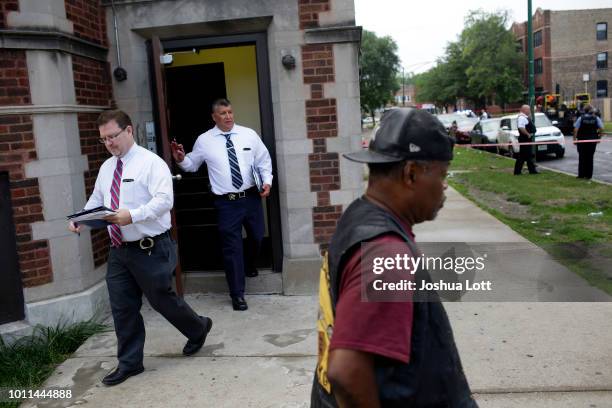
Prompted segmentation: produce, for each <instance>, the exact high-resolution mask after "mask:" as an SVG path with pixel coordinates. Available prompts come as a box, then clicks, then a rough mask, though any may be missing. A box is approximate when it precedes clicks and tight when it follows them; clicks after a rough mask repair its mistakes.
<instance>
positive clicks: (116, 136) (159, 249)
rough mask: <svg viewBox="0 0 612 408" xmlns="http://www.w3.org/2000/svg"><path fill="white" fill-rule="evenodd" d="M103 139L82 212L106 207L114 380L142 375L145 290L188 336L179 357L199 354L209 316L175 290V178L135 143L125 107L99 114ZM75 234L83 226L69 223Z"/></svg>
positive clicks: (110, 381)
mask: <svg viewBox="0 0 612 408" xmlns="http://www.w3.org/2000/svg"><path fill="white" fill-rule="evenodd" d="M97 123H98V128H99V131H100V139H99V141H100V143H103V144H104V146H106V149H107V150H108V151H109V152H110V153H111V154H112V155H113V156H112V157H111V158H109V159H107V160H106V161H105V162H104V163H103V164H102V166H101V167H100V171H99V173H98V177H97V179H96V184H95V187H94V190H93V192H92V194H91V197H90V198H89V200H88V201H87V204H86V205H85V209H86V210H87V209H92V208H96V207H99V206H106V207H108V208H112V209H114V210H116V212H117V213H116V215H113V216H110V217H107V218H106V220H107V221H108V222H109V223H111V224H110V225H109V226H108V227H107V229H108V232H109V236H110V239H111V249H110V252H109V256H108V266H107V273H106V284H107V287H108V293H109V297H110V304H111V310H112V314H113V321H114V325H115V333H116V335H117V358H118V360H119V365H118V366H117V368H116V369H115V370H113V371H111V372H110V373H109V374H108V375H106V376H105V377H104V379H102V383H104V384H105V385H109V386H110V385H116V384H119V383H121V382H123V381H125V380H126V379H127V378H129V377H130V376H134V375H137V374H140V373H142V372H143V371H144V367H143V348H144V342H145V327H144V322H143V319H142V315H141V314H140V307H141V306H142V295H143V294H144V295H145V296H146V297H147V299H148V300H149V303H150V304H151V306H152V307H153V308H154V309H155V310H156V311H157V312H159V313H160V314H162V315H163V316H164V317H165V318H166V319H167V320H168V321H169V322H170V323H172V325H173V326H174V327H176V328H177V329H178V330H179V331H180V332H181V333H182V334H183V335H184V336H185V337H187V339H188V341H187V344H186V345H185V347H184V348H183V354H185V355H191V354H194V353H196V352H197V351H198V350H199V349H200V348H201V347H202V345H203V344H204V341H205V340H206V335H207V334H208V332H209V331H210V329H211V327H212V320H211V319H210V318H208V317H202V316H198V315H197V314H196V313H195V312H194V311H193V310H192V309H191V307H189V305H188V304H187V303H185V301H184V300H183V299H181V298H180V297H178V296H177V295H176V293H175V292H174V291H173V290H172V286H171V280H172V272H173V271H174V268H175V266H176V261H177V254H176V243H175V242H174V241H173V240H172V239H171V237H170V234H169V229H170V210H171V209H172V205H173V202H174V195H173V190H172V175H171V174H170V169H169V168H168V166H167V165H166V163H165V162H164V161H163V160H162V159H161V158H160V157H159V156H157V155H156V154H154V153H152V152H150V151H149V150H147V149H145V148H142V147H140V146H138V145H137V144H136V143H134V135H133V127H132V121H131V120H130V118H129V116H128V115H127V114H125V113H124V112H122V111H118V110H113V111H105V112H103V113H102V114H101V115H100V117H99V118H98V122H97ZM68 228H69V229H70V231H72V232H76V233H78V232H80V230H81V226H79V225H75V224H74V223H72V222H70V223H69V226H68Z"/></svg>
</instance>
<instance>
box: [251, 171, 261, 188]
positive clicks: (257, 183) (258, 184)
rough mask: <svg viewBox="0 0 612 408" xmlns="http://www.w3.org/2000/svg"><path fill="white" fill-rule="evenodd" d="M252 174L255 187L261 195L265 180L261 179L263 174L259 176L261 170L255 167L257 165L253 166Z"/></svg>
mask: <svg viewBox="0 0 612 408" xmlns="http://www.w3.org/2000/svg"><path fill="white" fill-rule="evenodd" d="M251 172H252V173H253V178H254V179H255V186H256V187H257V190H258V191H259V192H260V193H261V192H262V191H263V180H262V179H261V174H259V170H258V169H257V167H255V165H252V166H251Z"/></svg>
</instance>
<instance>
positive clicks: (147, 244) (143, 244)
mask: <svg viewBox="0 0 612 408" xmlns="http://www.w3.org/2000/svg"><path fill="white" fill-rule="evenodd" d="M138 244H139V245H140V249H143V250H147V249H151V248H153V247H154V246H155V241H153V238H151V237H146V238H143V239H141V240H140V241H138Z"/></svg>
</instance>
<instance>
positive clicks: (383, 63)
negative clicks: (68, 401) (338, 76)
mask: <svg viewBox="0 0 612 408" xmlns="http://www.w3.org/2000/svg"><path fill="white" fill-rule="evenodd" d="M359 68H360V77H359V87H360V90H361V109H362V110H363V111H364V112H368V113H369V114H370V115H371V116H372V120H374V111H375V110H376V109H378V108H380V107H382V106H384V105H385V104H386V103H387V102H389V101H390V100H391V99H392V98H393V94H394V93H395V92H396V91H397V90H398V89H399V88H400V86H399V84H398V81H397V73H398V69H399V57H398V56H397V44H396V43H395V41H393V39H392V38H391V37H388V36H386V37H377V36H376V34H374V33H373V32H370V31H366V30H364V31H363V35H362V37H361V57H360V59H359Z"/></svg>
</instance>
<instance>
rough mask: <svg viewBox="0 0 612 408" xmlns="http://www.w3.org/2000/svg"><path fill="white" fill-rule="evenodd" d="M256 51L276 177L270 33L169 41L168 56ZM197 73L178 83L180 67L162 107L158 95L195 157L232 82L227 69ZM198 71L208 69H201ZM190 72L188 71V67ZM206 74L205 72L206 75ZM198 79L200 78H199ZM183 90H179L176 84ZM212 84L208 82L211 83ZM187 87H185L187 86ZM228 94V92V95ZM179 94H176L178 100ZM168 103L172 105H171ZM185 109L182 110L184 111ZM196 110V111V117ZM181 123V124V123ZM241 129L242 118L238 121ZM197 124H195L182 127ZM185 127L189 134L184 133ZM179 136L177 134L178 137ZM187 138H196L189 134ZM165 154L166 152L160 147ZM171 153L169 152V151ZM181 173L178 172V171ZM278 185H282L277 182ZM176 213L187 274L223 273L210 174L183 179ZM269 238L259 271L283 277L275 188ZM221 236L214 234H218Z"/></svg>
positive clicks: (264, 130) (169, 80) (264, 131)
mask: <svg viewBox="0 0 612 408" xmlns="http://www.w3.org/2000/svg"><path fill="white" fill-rule="evenodd" d="M253 44H254V45H255V51H256V61H255V62H256V67H257V68H256V70H257V73H256V81H257V86H258V90H259V91H258V92H259V95H258V103H259V109H260V112H259V114H260V121H261V137H262V139H263V141H264V143H265V145H266V147H267V148H268V151H269V152H270V156H271V157H272V171H273V174H275V175H277V172H276V150H275V137H274V118H273V114H272V96H271V92H270V72H269V66H268V45H267V35H266V33H265V32H261V33H254V34H236V35H228V36H212V37H199V38H182V39H168V40H164V41H163V45H164V47H165V49H166V52H173V53H174V52H179V53H184V52H188V53H191V52H194V50H195V52H196V53H197V52H198V50H202V49H209V48H219V47H221V48H224V47H234V46H241V45H253ZM190 66H191V67H193V68H192V69H193V70H192V71H190V70H185V71H183V73H184V75H185V76H186V77H187V76H189V75H191V80H189V81H186V80H181V78H182V77H181V75H179V74H177V75H176V77H172V74H171V73H170V71H172V70H174V69H179V68H180V67H178V66H177V67H172V68H169V67H168V68H167V69H165V75H166V81H165V90H166V91H167V92H166V94H165V96H166V97H167V99H165V100H164V103H160V101H159V97H158V94H155V95H154V97H155V98H157V104H156V106H155V108H156V109H157V110H160V109H162V108H163V109H164V110H165V111H166V112H167V113H168V114H169V116H170V118H171V121H170V128H171V129H172V132H171V136H170V138H172V137H176V138H177V141H180V142H181V143H183V144H184V146H185V150H186V151H190V149H191V146H193V143H194V142H195V139H196V138H197V136H199V135H200V134H201V133H203V132H204V131H206V130H208V129H210V128H211V127H213V125H214V124H213V122H212V118H211V115H210V104H207V101H211V102H212V100H214V99H215V98H218V97H222V96H225V95H226V91H225V87H226V86H229V85H228V84H227V83H226V78H225V77H224V75H225V73H223V75H222V74H221V73H220V71H219V68H220V67H221V66H223V64H222V63H221V64H219V65H217V66H215V63H210V64H209V63H205V64H192V65H190ZM197 66H208V67H200V68H197ZM186 67H187V66H186ZM198 69H203V70H205V71H206V72H207V73H208V75H205V76H204V77H201V76H199V75H197V74H198ZM201 72H204V71H200V73H201ZM194 76H196V77H197V78H194ZM175 79H177V80H178V82H177V83H178V84H179V86H178V87H177V89H174V88H175V86H174V84H173V83H174V81H175ZM205 80H207V81H205ZM181 83H182V84H181ZM222 88H223V89H222ZM175 91H176V94H175ZM185 98H192V103H185V100H186V99H185ZM166 102H168V103H167V104H166ZM181 105H182V106H181ZM194 109H195V111H194ZM179 118H180V119H179ZM236 121H237V123H240V118H239V117H238V118H236ZM177 122H192V123H185V124H183V123H177ZM182 127H184V130H185V133H183V130H181V128H182ZM175 129H176V130H177V133H174V132H175ZM187 132H191V133H190V134H188V133H187ZM160 148H162V149H163V148H165V147H164V146H160ZM168 149H169V147H168ZM175 170H177V171H178V169H177V168H175ZM275 180H278V179H275ZM175 193H176V195H175V208H176V209H177V222H178V235H179V247H180V252H181V262H182V265H183V269H184V270H185V271H211V270H222V269H223V264H222V253H221V248H220V240H219V234H218V232H217V231H216V228H217V214H216V210H215V209H214V207H213V205H212V195H211V193H210V187H209V185H208V173H207V170H206V167H205V166H203V167H202V168H200V170H199V171H198V172H197V173H196V174H193V175H188V174H186V173H184V174H183V180H181V181H180V182H179V183H177V184H175ZM265 211H266V221H267V225H266V228H267V233H266V236H265V237H264V239H263V242H262V248H261V251H260V256H259V258H258V259H257V260H256V264H257V266H258V267H259V268H262V269H264V268H265V269H267V268H271V269H272V270H273V271H275V272H281V271H282V265H283V245H282V234H281V222H280V203H279V192H278V188H276V187H275V186H273V187H272V191H271V194H270V197H268V198H267V199H266V210H265ZM213 230H215V232H214V233H212V231H213Z"/></svg>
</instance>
